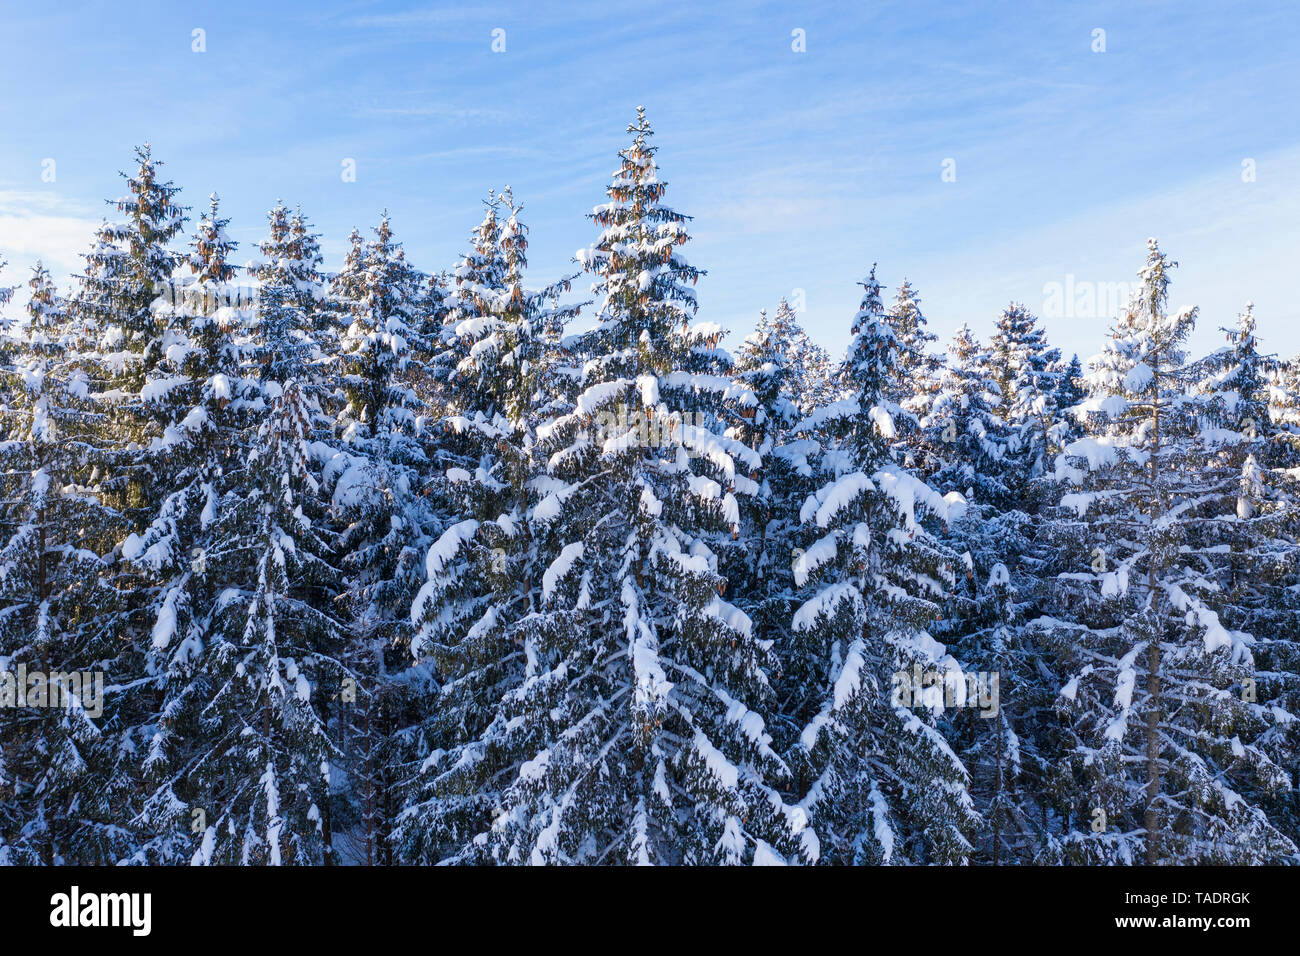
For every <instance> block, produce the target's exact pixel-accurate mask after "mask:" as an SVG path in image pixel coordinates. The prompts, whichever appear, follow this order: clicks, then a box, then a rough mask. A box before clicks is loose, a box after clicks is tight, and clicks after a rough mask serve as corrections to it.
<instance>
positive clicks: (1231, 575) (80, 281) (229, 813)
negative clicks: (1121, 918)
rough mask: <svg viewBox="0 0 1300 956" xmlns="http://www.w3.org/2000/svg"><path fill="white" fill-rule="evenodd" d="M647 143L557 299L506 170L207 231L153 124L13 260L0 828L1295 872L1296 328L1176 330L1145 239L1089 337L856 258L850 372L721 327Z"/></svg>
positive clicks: (599, 212)
mask: <svg viewBox="0 0 1300 956" xmlns="http://www.w3.org/2000/svg"><path fill="white" fill-rule="evenodd" d="M629 133H630V136H631V142H630V143H629V145H628V146H627V147H626V148H625V149H623V150H622V151H621V153H620V158H621V166H620V169H619V171H618V172H617V174H616V175H615V176H614V178H613V181H612V182H611V183H610V185H609V187H608V199H607V201H606V202H605V203H604V204H602V205H600V206H597V207H596V208H595V210H594V212H593V213H592V215H591V218H592V219H593V221H594V227H595V230H596V233H597V236H596V240H595V241H594V242H593V244H592V245H591V246H590V247H589V248H588V249H586V250H585V251H584V252H582V253H580V254H579V256H578V259H577V266H578V268H579V269H580V273H579V274H578V275H572V276H565V277H562V278H560V279H559V280H558V281H556V282H555V283H553V284H551V285H548V286H544V287H534V286H532V285H530V284H529V283H528V279H527V274H526V272H527V251H528V239H527V236H528V230H527V228H526V226H525V225H524V224H523V222H522V221H521V218H520V211H521V210H520V206H519V205H518V204H517V203H516V200H515V198H514V196H513V195H512V194H511V192H510V191H509V190H506V191H504V192H502V193H499V194H490V195H489V198H488V201H487V203H486V207H485V214H484V217H483V220H482V222H481V223H479V225H478V226H477V227H476V228H475V229H474V230H473V231H472V232H471V234H470V237H469V241H468V243H467V246H466V248H467V251H466V253H465V255H464V257H463V258H462V259H461V260H460V261H459V262H458V263H456V264H455V265H454V267H452V268H449V269H447V270H445V271H441V272H437V273H430V272H424V271H421V270H420V269H418V268H416V267H415V266H414V265H412V264H411V263H409V262H408V261H407V259H406V257H405V254H404V252H403V250H402V247H401V245H400V244H399V243H398V242H397V240H396V239H395V237H394V235H393V232H392V230H391V228H390V225H389V221H388V219H387V217H385V218H384V219H383V220H382V221H381V222H380V224H379V225H378V227H376V228H375V229H374V231H373V236H372V237H371V238H366V237H364V236H362V235H361V234H359V233H357V232H354V233H353V234H352V236H351V240H350V248H349V251H348V254H347V256H346V260H345V262H344V263H343V266H342V268H341V269H340V271H338V272H337V273H334V274H327V273H325V272H324V271H323V265H322V257H321V254H320V250H319V243H318V236H317V235H316V234H315V233H314V232H313V229H312V226H311V224H310V222H309V221H308V220H307V218H306V217H305V216H304V215H303V214H302V213H301V212H300V211H298V210H291V209H289V208H286V207H285V206H284V205H282V204H278V205H277V206H276V207H275V208H274V209H272V210H271V212H270V216H269V220H270V221H269V227H268V233H267V236H266V238H265V239H264V240H263V241H262V242H261V243H260V245H259V246H258V248H257V250H256V254H255V258H254V259H253V261H251V262H248V263H247V265H243V266H237V265H236V258H237V255H238V253H239V250H237V249H236V244H235V243H234V242H232V241H231V240H230V239H229V237H228V236H227V233H226V225H227V221H226V220H225V219H223V218H222V216H221V211H220V207H219V205H218V201H217V198H216V197H215V196H213V197H212V199H211V202H210V204H209V205H208V206H207V208H206V209H205V210H204V211H203V212H202V214H201V215H200V216H199V217H198V218H197V221H196V222H195V223H194V226H193V228H192V230H191V231H190V233H189V236H188V246H185V245H184V242H185V237H184V235H183V231H184V229H185V224H186V222H187V221H188V220H187V209H186V207H184V206H182V205H181V200H180V195H179V190H178V189H177V187H176V186H174V185H173V184H172V183H170V182H167V181H165V180H164V179H163V178H162V176H161V172H160V166H161V164H160V163H159V162H158V161H157V160H155V159H154V158H153V157H152V156H151V154H150V151H149V149H148V147H145V148H143V149H141V150H139V151H138V154H137V159H138V164H137V168H136V169H135V171H134V172H133V173H131V174H130V175H127V176H126V177H125V178H126V183H127V187H128V191H127V194H126V195H125V196H124V197H123V198H122V199H120V200H118V201H117V203H116V210H117V216H116V217H115V218H116V220H117V221H115V222H112V223H105V224H104V225H103V227H102V228H101V229H100V230H99V232H98V233H97V234H96V235H95V236H94V238H93V241H92V243H91V246H90V249H89V251H88V252H87V253H86V256H85V268H84V271H83V273H82V274H81V275H79V276H77V277H76V281H75V284H74V286H73V288H72V290H71V294H70V295H68V296H66V297H65V296H64V295H62V294H61V292H60V290H59V288H58V287H57V286H56V284H55V282H54V279H53V277H51V275H50V274H49V273H48V272H47V271H46V270H45V269H43V268H42V267H40V266H39V265H38V266H37V267H36V269H35V270H34V271H33V273H32V275H31V277H30V280H29V281H28V283H27V306H26V309H25V311H24V313H23V315H22V317H21V318H20V319H19V320H18V321H15V322H13V323H12V324H11V325H10V326H9V327H7V328H6V329H5V330H4V335H3V339H2V340H0V367H2V369H3V375H4V378H3V383H2V385H0V415H2V416H3V426H2V429H3V435H2V436H0V437H2V438H3V443H2V444H0V482H2V483H3V487H2V488H0V544H2V547H3V550H2V551H0V704H3V705H4V706H0V863H14V864H80V863H119V862H126V863H137V864H187V863H199V864H205V863H212V864H218V863H221V864H229V863H249V864H279V863H284V864H340V863H366V864H389V863H432V862H460V863H566V862H572V863H593V864H595V863H601V864H604V863H745V864H748V863H768V864H770V863H786V862H788V863H826V864H885V863H889V864H910V863H917V864H924V863H943V864H956V863H998V864H1015V863H1029V862H1037V863H1068V862H1074V863H1128V862H1152V863H1170V862H1198V863H1199V862H1225V863H1266V862H1267V863H1278V862H1289V863H1296V862H1300V850H1298V849H1297V843H1298V842H1300V798H1298V797H1297V788H1298V787H1300V761H1298V759H1297V754H1298V753H1300V722H1298V721H1297V715H1300V643H1297V642H1298V641H1300V360H1292V361H1291V362H1290V363H1287V362H1284V361H1281V360H1279V359H1277V358H1276V357H1274V356H1272V355H1269V354H1267V353H1266V352H1264V351H1262V349H1261V346H1260V343H1259V340H1258V339H1257V337H1256V335H1255V319H1254V316H1253V313H1252V311H1251V309H1250V308H1249V307H1247V309H1246V311H1245V312H1244V313H1243V314H1242V315H1241V316H1240V317H1239V318H1238V319H1237V321H1236V322H1235V323H1234V324H1233V325H1232V327H1231V328H1229V329H1228V330H1226V331H1227V342H1226V345H1225V346H1224V347H1223V348H1221V349H1219V350H1217V351H1215V352H1213V353H1212V354H1210V355H1206V356H1202V357H1199V358H1193V357H1189V356H1188V355H1187V354H1186V352H1185V348H1184V344H1185V341H1186V339H1187V337H1188V335H1189V333H1190V332H1191V329H1192V326H1193V323H1194V322H1195V321H1196V319H1197V317H1198V316H1197V313H1196V310H1195V309H1190V310H1181V311H1177V312H1172V313H1171V312H1170V311H1169V307H1168V294H1169V288H1170V282H1171V279H1172V269H1173V268H1174V266H1175V265H1176V263H1174V262H1173V261H1171V260H1170V259H1169V258H1168V257H1167V256H1166V254H1165V253H1164V252H1163V251H1162V250H1161V249H1160V248H1159V247H1158V246H1157V244H1156V243H1155V241H1154V240H1152V241H1151V243H1150V244H1149V252H1148V256H1147V259H1146V262H1145V263H1144V264H1143V265H1142V267H1141V270H1140V272H1139V279H1140V292H1139V293H1138V294H1137V295H1136V296H1135V297H1134V298H1133V300H1132V302H1131V303H1130V305H1129V307H1128V309H1127V311H1125V312H1124V314H1123V315H1122V316H1121V317H1120V318H1119V320H1118V322H1117V323H1116V325H1115V328H1114V330H1113V332H1112V334H1111V336H1110V338H1109V340H1107V341H1105V342H1104V348H1103V351H1102V352H1101V354H1100V355H1098V356H1097V357H1095V358H1094V359H1093V360H1092V361H1091V362H1090V363H1088V364H1087V368H1086V369H1085V367H1084V366H1083V365H1081V363H1080V362H1079V361H1078V360H1077V359H1072V360H1065V359H1064V358H1063V357H1062V356H1061V354H1060V353H1059V351H1057V350H1056V349H1053V348H1051V347H1050V346H1049V344H1048V342H1047V341H1046V338H1045V336H1044V334H1043V331H1042V329H1041V328H1040V326H1039V324H1038V321H1037V319H1036V318H1035V316H1034V315H1032V314H1031V313H1030V312H1029V311H1028V310H1027V309H1026V308H1025V307H1024V306H1022V305H1018V304H1014V303H1013V304H1011V305H1010V306H1008V307H1007V309H1006V310H1005V311H1004V312H1003V313H1002V315H1001V316H1000V317H999V318H998V320H997V326H996V330H995V332H994V334H993V336H992V338H991V339H990V340H989V341H988V342H981V341H979V340H978V339H977V338H976V337H975V336H974V335H973V334H972V333H971V332H970V331H969V330H968V329H966V328H962V329H961V330H960V331H959V332H958V333H957V335H956V337H955V338H954V340H953V341H952V343H951V345H950V346H949V348H948V349H947V353H946V355H945V354H939V353H936V352H935V351H934V350H933V348H934V342H935V337H934V336H933V335H932V334H931V333H930V332H929V331H928V329H927V322H926V319H925V316H924V314H923V312H922V309H921V301H920V298H919V296H918V295H917V293H916V291H915V290H914V289H913V288H912V286H911V285H910V284H908V283H907V282H903V283H902V285H901V286H899V287H898V289H897V292H896V294H895V295H894V296H892V297H889V298H888V299H887V297H886V296H885V293H884V289H883V287H882V285H881V283H880V282H879V281H878V280H877V277H876V270H875V267H874V266H872V267H871V268H870V271H869V273H868V275H867V276H866V278H865V279H864V280H863V282H862V283H861V286H862V290H863V292H862V299H861V306H860V308H859V310H858V312H857V314H856V315H855V316H852V317H848V316H846V320H848V319H850V318H851V322H852V339H851V343H850V345H849V348H848V351H847V354H846V355H845V357H844V359H843V361H841V362H839V363H838V364H836V363H833V362H832V361H831V360H830V359H829V357H828V356H827V355H826V353H825V351H824V350H822V349H821V348H819V347H818V346H817V345H815V344H814V343H813V342H811V341H810V340H809V338H808V337H807V336H806V335H805V333H804V331H803V330H802V329H801V328H800V326H799V324H798V320H797V315H796V313H795V311H794V310H793V309H792V308H791V307H790V306H789V304H787V303H786V302H781V303H779V304H778V305H777V306H776V308H775V309H774V311H773V313H772V315H771V316H768V315H766V314H764V315H763V316H761V317H760V320H759V322H758V326H757V329H756V331H755V332H754V333H753V334H752V335H750V336H749V337H748V338H746V339H745V340H744V342H743V344H742V345H741V346H740V347H739V348H738V349H737V350H736V353H735V354H734V355H732V354H729V353H728V352H727V351H725V350H724V349H722V348H721V347H720V345H719V342H720V340H721V337H722V335H723V330H722V329H721V328H719V327H718V326H717V325H714V324H711V323H708V322H699V321H697V314H696V313H697V300H696V283H697V280H698V279H699V278H700V277H701V276H702V275H703V274H704V273H703V270H700V269H698V268H696V267H694V266H692V265H691V264H690V263H689V262H688V260H687V258H686V257H685V255H684V246H685V245H686V243H687V242H688V239H689V233H688V229H687V224H688V221H689V220H688V217H686V216H683V215H681V214H679V213H677V212H675V211H674V210H673V209H671V208H670V207H669V206H667V205H666V204H665V202H664V197H665V189H666V184H665V183H664V182H663V181H662V180H661V179H660V178H659V173H658V169H657V166H656V162H655V158H654V157H655V147H654V146H653V145H652V141H651V130H650V127H649V125H648V123H647V122H646V119H645V116H644V114H643V113H639V114H638V117H637V120H636V122H635V123H633V124H632V125H631V126H630V127H629ZM181 249H185V251H179V250H181ZM580 276H585V279H587V280H589V281H590V284H591V298H590V300H589V301H584V302H577V301H576V299H577V298H578V297H579V296H577V295H576V294H575V293H574V292H573V291H572V289H571V285H572V284H573V283H574V282H576V281H577V280H579V278H580ZM15 291H16V290H14V289H6V290H3V292H0V295H4V296H5V298H8V297H9V296H10V295H12V294H14V293H15ZM19 295H21V293H19ZM706 315H707V310H706ZM579 330H582V331H579ZM1099 344H1103V343H1099ZM73 674H84V675H87V679H86V682H85V683H84V684H83V686H82V687H81V693H80V694H79V695H71V694H60V693H58V690H59V688H60V687H64V686H69V682H70V681H71V679H72V678H71V675H73ZM51 675H63V676H62V677H58V678H53V679H54V680H55V683H54V685H51V680H52V678H51ZM89 675H97V676H98V677H99V679H100V680H101V681H102V683H101V684H96V683H94V681H93V680H92V679H90V676H89ZM59 681H62V683H59ZM96 687H99V688H100V690H99V691H98V692H96V691H95V690H94V688H96ZM5 694H8V697H5V696H4V695H5Z"/></svg>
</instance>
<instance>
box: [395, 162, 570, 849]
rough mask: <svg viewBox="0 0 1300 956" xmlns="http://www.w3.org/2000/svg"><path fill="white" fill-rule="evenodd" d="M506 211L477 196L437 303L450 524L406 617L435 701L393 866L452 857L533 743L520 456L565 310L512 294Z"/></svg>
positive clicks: (514, 278)
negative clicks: (445, 312)
mask: <svg viewBox="0 0 1300 956" xmlns="http://www.w3.org/2000/svg"><path fill="white" fill-rule="evenodd" d="M520 209H521V207H519V206H517V205H516V204H515V202H514V197H513V195H512V193H511V191H510V190H509V189H508V188H507V189H506V191H505V192H503V193H502V194H501V195H500V196H499V197H498V196H495V195H494V196H490V197H489V199H488V202H487V211H486V214H485V216H484V219H483V222H482V223H480V225H479V226H478V227H477V228H476V229H475V231H474V233H473V236H472V251H471V252H470V253H469V254H467V255H466V256H465V257H464V259H463V260H462V262H461V264H460V266H459V267H458V268H457V269H456V272H455V276H456V285H455V289H454V291H453V293H452V294H451V295H450V296H449V297H448V299H447V303H448V304H449V305H450V306H451V312H450V314H449V320H448V329H447V332H448V341H447V345H448V349H447V355H445V356H444V357H443V360H444V363H445V367H448V368H449V369H450V374H449V376H448V381H447V382H446V383H445V395H446V404H445V406H444V407H443V409H442V412H443V414H442V417H441V419H440V421H438V423H437V424H436V425H435V426H434V427H435V428H436V429H437V430H438V431H439V432H440V433H441V435H442V437H441V438H440V439H439V440H438V442H437V446H438V449H437V450H438V467H439V469H442V474H441V475H439V476H435V477H434V478H433V480H432V481H431V483H430V484H431V486H432V487H434V488H435V489H436V491H435V495H434V497H435V500H437V501H438V502H439V504H440V511H441V512H442V513H444V514H446V515H448V516H450V520H449V523H448V524H447V526H446V529H445V531H444V533H443V534H442V536H441V537H440V538H439V540H438V541H437V542H436V543H435V544H434V545H433V547H432V548H431V549H430V551H429V555H428V558H427V562H426V564H427V572H428V580H427V582H426V583H425V585H424V587H422V588H421V590H420V592H419V594H418V595H417V596H416V599H415V602H414V605H413V607H412V620H413V622H414V623H415V624H416V625H417V627H418V630H417V632H416V635H415V639H414V641H413V646H412V651H413V653H414V654H415V656H416V657H417V659H421V660H424V661H427V662H428V663H429V664H430V665H431V666H432V668H433V674H434V678H435V680H436V682H437V692H436V694H435V695H434V696H433V698H432V699H431V700H430V701H429V702H428V704H427V707H428V710H429V716H428V718H427V720H426V721H425V723H424V725H423V726H422V728H421V730H422V734H423V736H424V749H423V750H422V751H421V752H420V753H419V754H418V756H419V757H420V758H421V761H420V764H419V767H418V771H417V773H416V774H415V775H414V777H413V779H412V780H411V781H410V784H409V786H410V789H409V794H410V801H409V804H408V806H407V807H406V808H405V809H404V810H403V813H402V816H401V818H400V819H399V822H398V827H397V834H396V839H397V841H398V844H399V847H400V849H401V855H402V857H403V858H404V859H413V860H419V861H424V862H429V861H434V860H439V859H443V858H447V857H451V858H455V856H456V854H458V853H460V852H461V851H462V850H463V849H464V848H465V847H466V846H467V845H468V844H469V842H470V840H471V839H472V838H473V837H475V836H476V835H478V834H480V833H482V832H484V831H485V830H487V829H488V828H489V827H490V825H491V822H492V813H493V811H494V810H496V809H497V808H499V806H500V795H499V788H500V786H501V784H502V783H504V782H507V781H509V780H510V779H512V778H513V777H514V775H515V774H517V773H518V768H519V765H520V764H521V763H522V762H523V761H524V760H526V759H528V758H530V757H532V756H533V755H534V754H535V752H536V746H537V745H538V743H539V738H538V732H539V730H540V729H541V727H540V725H537V724H529V723H525V722H519V721H516V720H514V719H513V717H514V713H513V710H514V707H515V704H514V696H515V693H516V691H517V689H518V688H519V687H520V685H521V683H522V682H523V680H524V675H525V670H526V668H527V665H528V661H527V658H526V655H525V653H524V650H523V647H524V644H525V641H527V640H528V639H529V636H530V634H531V633H532V630H533V629H534V628H535V627H536V625H537V614H536V611H537V608H538V607H539V606H540V604H541V603H542V600H543V595H542V591H543V589H544V582H543V580H542V579H541V578H540V577H539V573H538V569H537V568H536V555H535V552H534V549H533V545H532V534H531V530H532V526H531V523H530V522H529V521H528V520H527V512H528V507H529V505H530V504H531V503H535V502H536V500H537V494H536V492H535V490H533V488H532V485H531V483H530V481H531V479H532V478H533V477H535V476H536V474H537V461H536V458H535V456H533V454H532V451H533V447H534V442H535V429H536V426H537V424H538V422H539V420H541V419H540V417H539V415H538V414H537V412H536V409H538V408H539V407H541V406H542V405H543V402H544V398H545V396H544V395H543V392H542V390H543V388H544V387H545V385H546V384H548V382H547V379H548V369H549V367H550V366H551V365H552V364H553V362H554V360H555V357H556V355H555V353H556V344H557V343H558V336H557V333H558V331H559V329H560V328H561V327H562V326H563V324H564V321H565V319H566V318H568V317H569V316H570V315H572V314H573V313H574V312H575V311H576V309H575V308H573V307H569V308H558V307H556V305H555V302H556V299H557V297H558V296H559V295H560V294H561V293H562V292H563V291H564V290H566V289H567V288H568V285H569V282H570V280H569V279H563V280H561V281H560V282H559V283H557V284H555V285H553V286H549V287H547V288H544V289H542V290H538V291H534V290H530V289H527V288H526V287H525V285H524V276H525V269H526V266H527V227H526V226H525V225H524V224H523V223H522V222H521V221H520V219H519V212H520ZM453 357H454V358H455V362H454V365H452V364H451V361H452V358H453Z"/></svg>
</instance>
